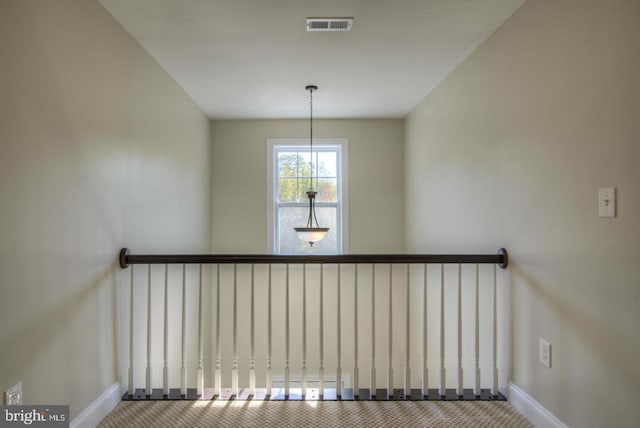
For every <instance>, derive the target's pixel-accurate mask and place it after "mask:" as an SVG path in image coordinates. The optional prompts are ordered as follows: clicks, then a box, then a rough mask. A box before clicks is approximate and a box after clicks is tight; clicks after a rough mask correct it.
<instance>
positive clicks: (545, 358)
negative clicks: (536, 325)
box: [539, 339, 551, 368]
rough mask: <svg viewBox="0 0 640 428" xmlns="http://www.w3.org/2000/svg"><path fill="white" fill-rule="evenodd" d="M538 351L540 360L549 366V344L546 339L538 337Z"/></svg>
mask: <svg viewBox="0 0 640 428" xmlns="http://www.w3.org/2000/svg"><path fill="white" fill-rule="evenodd" d="M539 351H540V362H541V363H542V364H544V365H545V366H547V367H549V368H551V344H550V343H549V342H547V341H546V340H542V339H540V345H539Z"/></svg>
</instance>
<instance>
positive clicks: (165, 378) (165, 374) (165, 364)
mask: <svg viewBox="0 0 640 428" xmlns="http://www.w3.org/2000/svg"><path fill="white" fill-rule="evenodd" d="M163 322H164V342H163V346H164V350H163V361H162V394H163V395H164V396H167V397H168V396H169V265H167V264H165V265H164V320H163Z"/></svg>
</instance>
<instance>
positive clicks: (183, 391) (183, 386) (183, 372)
mask: <svg viewBox="0 0 640 428" xmlns="http://www.w3.org/2000/svg"><path fill="white" fill-rule="evenodd" d="M180 339H181V345H182V363H181V366H180V395H183V396H185V397H186V396H187V267H186V265H185V264H183V265H182V330H181V338H180Z"/></svg>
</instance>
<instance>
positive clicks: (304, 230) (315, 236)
mask: <svg viewBox="0 0 640 428" xmlns="http://www.w3.org/2000/svg"><path fill="white" fill-rule="evenodd" d="M305 89H306V90H307V91H309V106H310V108H309V152H310V155H311V156H310V158H309V167H310V170H311V188H310V189H309V190H308V191H307V197H308V198H309V217H308V218H307V224H306V226H305V227H294V230H295V231H296V233H297V234H298V237H299V238H300V239H302V240H303V241H306V242H308V243H309V245H311V246H312V247H313V244H314V243H316V242H318V241H320V240H321V239H322V238H324V237H325V236H326V235H327V232H328V231H329V228H328V227H320V226H319V225H318V219H317V218H316V195H317V193H318V192H316V191H315V190H313V92H314V91H317V90H318V87H317V86H316V85H308V86H306V87H305ZM314 225H315V227H314Z"/></svg>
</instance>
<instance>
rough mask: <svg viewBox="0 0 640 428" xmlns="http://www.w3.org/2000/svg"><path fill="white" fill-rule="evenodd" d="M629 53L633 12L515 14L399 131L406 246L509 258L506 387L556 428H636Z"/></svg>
mask: <svg viewBox="0 0 640 428" xmlns="http://www.w3.org/2000/svg"><path fill="white" fill-rule="evenodd" d="M638 40H640V3H639V2H633V1H606V2H604V1H599V0H593V1H586V2H585V1H577V0H575V1H551V0H537V1H528V2H526V3H525V5H524V6H523V7H522V8H521V9H519V10H518V11H517V12H516V13H515V15H514V16H513V17H512V18H511V19H510V20H508V21H507V22H506V23H505V24H504V25H503V26H502V27H501V28H500V29H499V30H498V31H496V33H494V34H493V35H492V36H491V37H490V38H489V39H488V41H487V42H486V43H484V44H483V45H482V46H481V47H480V48H479V49H478V50H477V51H475V52H474V53H473V54H472V55H471V56H470V57H469V58H468V59H467V60H466V61H465V62H464V63H463V64H462V65H461V66H460V67H459V68H457V69H456V70H455V71H454V72H453V73H452V74H451V75H450V76H449V77H448V78H447V79H446V80H445V81H444V82H443V83H442V84H441V85H440V86H439V88H438V89H437V90H436V91H435V92H433V93H432V94H431V95H430V96H429V97H428V98H426V99H425V100H424V101H423V102H422V103H421V104H420V105H419V106H418V107H417V108H416V109H415V110H414V111H413V112H412V113H411V114H410V115H409V117H408V118H407V123H406V138H407V139H406V153H405V158H406V171H405V174H406V175H405V177H406V186H407V187H406V193H407V195H416V194H421V195H425V197H421V198H411V197H407V209H406V225H407V228H406V231H407V235H406V239H407V246H408V247H409V249H410V250H420V251H441V250H442V251H466V250H474V251H475V250H478V251H489V252H491V251H494V250H495V249H496V248H497V247H498V246H499V245H504V246H506V247H507V249H508V250H509V252H510V254H511V265H510V266H511V267H510V273H511V304H512V306H511V314H512V320H513V325H512V337H511V341H512V372H511V379H512V380H513V382H515V384H517V385H518V386H520V387H521V388H523V389H524V390H525V391H526V392H527V393H528V394H530V395H531V396H532V397H533V398H534V399H535V400H537V401H538V402H540V403H541V404H542V405H543V406H544V407H546V408H547V409H548V410H550V411H551V412H553V413H554V414H555V415H556V416H557V417H559V418H560V419H561V420H562V421H564V422H565V423H567V424H568V425H569V426H575V427H603V426H607V427H613V426H621V427H622V426H625V427H631V426H637V424H638V421H639V420H640V407H638V403H639V402H640V392H639V389H638V387H639V386H640V365H639V364H638V361H640V334H638V326H640V280H639V278H640V264H638V261H637V258H638V255H640V215H639V214H638V212H639V210H640V193H639V192H638V183H640V169H639V168H638V165H637V162H638V160H640V125H639V124H638V123H639V122H638V118H639V117H640V101H639V100H640V79H639V77H638V76H640V56H638ZM608 186H615V187H616V188H617V191H618V205H617V208H618V216H617V218H614V219H606V218H599V217H598V211H597V194H598V187H608ZM538 338H544V339H546V340H548V341H550V342H551V343H552V345H553V367H552V368H551V369H548V368H546V367H544V366H543V365H541V364H540V363H538V354H537V352H538V349H537V347H538Z"/></svg>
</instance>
